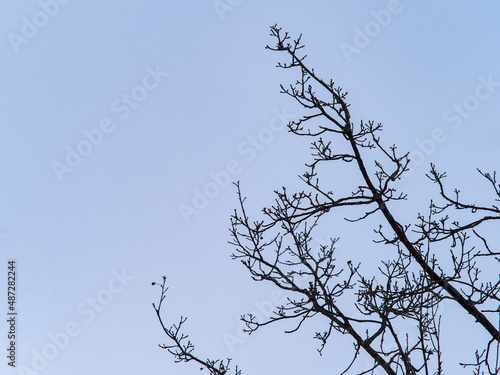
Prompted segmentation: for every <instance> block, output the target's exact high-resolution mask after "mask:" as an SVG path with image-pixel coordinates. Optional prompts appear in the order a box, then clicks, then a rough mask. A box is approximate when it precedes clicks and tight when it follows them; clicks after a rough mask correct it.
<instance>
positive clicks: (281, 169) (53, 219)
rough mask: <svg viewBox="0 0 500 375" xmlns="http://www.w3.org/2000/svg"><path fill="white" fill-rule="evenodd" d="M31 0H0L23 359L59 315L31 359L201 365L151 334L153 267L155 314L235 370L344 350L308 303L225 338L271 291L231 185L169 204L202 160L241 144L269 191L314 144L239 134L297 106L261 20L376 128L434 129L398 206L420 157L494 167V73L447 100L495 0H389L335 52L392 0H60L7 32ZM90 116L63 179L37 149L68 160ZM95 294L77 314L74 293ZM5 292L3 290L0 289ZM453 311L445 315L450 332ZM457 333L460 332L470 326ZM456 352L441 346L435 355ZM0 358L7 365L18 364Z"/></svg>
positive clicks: (406, 139) (477, 53) (210, 167)
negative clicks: (361, 37) (156, 74)
mask: <svg viewBox="0 0 500 375" xmlns="http://www.w3.org/2000/svg"><path fill="white" fill-rule="evenodd" d="M221 1H222V2H223V3H226V4H228V2H227V0H221ZM46 3H52V4H53V3H54V2H51V1H49V0H45V1H43V0H41V1H25V2H16V3H9V4H6V3H4V4H2V12H0V28H1V30H0V35H2V39H1V43H0V54H1V59H0V68H1V69H0V72H1V73H0V74H1V75H0V80H1V81H0V101H1V103H2V112H1V120H2V126H1V132H2V134H1V137H0V160H1V161H0V173H1V175H2V177H3V181H4V183H3V184H2V194H0V213H1V215H0V232H1V233H2V234H3V237H5V238H3V239H2V242H1V243H0V254H1V256H0V262H1V263H0V267H3V269H4V270H3V271H1V272H0V274H1V275H2V279H1V280H4V281H2V282H3V283H5V282H6V276H5V275H6V272H7V271H6V269H7V259H11V258H14V259H16V260H17V267H18V305H17V307H18V312H19V315H18V333H19V341H18V356H17V364H18V365H24V366H26V367H31V362H32V360H33V350H35V351H38V352H42V351H43V349H44V348H45V347H46V346H47V345H50V343H51V340H50V337H49V335H50V334H51V333H52V334H56V333H59V332H62V331H64V329H65V327H66V326H67V324H68V323H70V324H71V322H74V324H76V326H77V328H78V330H79V331H78V332H79V333H78V334H77V335H76V336H75V337H72V338H71V339H70V340H69V343H68V344H67V345H66V346H65V347H64V348H63V349H61V350H59V353H57V355H56V356H55V358H53V359H51V360H49V361H48V362H47V365H46V367H45V368H44V369H43V371H41V372H40V373H42V374H51V375H59V374H68V373H71V374H74V375H79V374H89V373H93V374H110V373H116V374H118V373H121V374H145V373H158V374H160V373H161V374H194V373H200V371H199V369H198V368H197V366H196V365H191V364H187V365H180V364H174V363H173V358H172V356H170V355H169V354H168V353H167V352H165V351H162V350H161V349H159V348H158V347H157V344H158V343H162V342H167V340H166V337H165V339H164V336H163V335H162V333H161V332H160V327H159V324H158V322H157V321H156V318H155V315H154V311H153V308H152V306H151V303H152V302H153V301H156V300H157V297H158V290H157V289H156V288H153V287H151V286H150V283H151V281H153V280H156V281H159V280H160V278H161V275H164V274H165V275H167V276H168V284H169V286H170V291H169V294H168V298H167V300H166V302H165V310H164V313H165V320H166V321H167V322H170V323H177V320H178V317H179V316H180V315H181V314H182V315H184V316H188V317H189V319H188V323H187V325H186V330H187V333H189V334H190V337H191V338H192V340H193V341H194V342H195V343H196V344H197V352H198V353H199V354H200V355H201V356H202V357H205V356H207V355H209V356H211V357H219V358H220V357H232V358H233V360H234V361H235V362H236V363H238V364H239V365H240V368H241V369H242V370H243V372H244V374H264V373H268V374H271V373H283V374H285V373H286V374H302V373H336V372H338V370H336V369H339V370H340V369H342V368H343V366H344V365H346V364H347V362H346V361H347V359H346V354H345V353H344V352H343V348H346V347H350V344H349V341H348V340H347V341H344V340H345V338H341V337H338V336H335V337H333V338H332V340H331V343H330V344H329V346H328V347H327V349H326V351H325V355H324V356H323V357H319V356H318V355H317V353H316V349H317V347H318V343H317V342H316V341H315V340H313V339H312V336H313V335H314V330H315V327H318V328H319V329H321V327H322V326H321V324H320V322H319V321H318V322H314V323H313V322H311V323H310V324H309V325H306V326H305V327H304V329H303V330H302V331H301V332H300V333H298V334H295V335H285V334H283V333H282V331H283V330H284V329H286V328H290V325H286V324H284V325H280V326H278V325H277V326H276V327H269V328H268V329H264V330H262V331H261V332H258V333H256V334H254V335H252V336H251V337H249V338H246V339H245V340H243V342H242V343H239V344H237V345H235V346H234V347H233V348H232V349H233V350H230V349H231V348H229V347H228V345H227V344H226V343H225V342H224V334H226V333H229V334H236V331H237V326H238V324H239V322H238V318H239V315H240V314H243V313H247V312H251V311H252V310H255V305H254V301H258V302H263V301H266V300H270V298H271V295H273V294H272V293H273V288H272V287H271V286H270V285H265V284H256V283H253V282H252V281H251V280H250V278H249V276H248V274H247V273H246V271H245V270H244V269H243V267H242V266H241V265H240V264H238V263H237V262H234V261H231V260H230V257H229V255H230V253H231V252H232V248H231V246H230V245H228V244H227V240H228V239H229V232H228V229H227V228H228V225H229V216H230V214H231V212H232V210H233V209H234V208H235V207H236V204H237V201H236V195H235V192H234V189H233V187H232V186H231V185H229V186H227V187H224V188H222V189H221V191H220V192H219V193H218V194H216V196H215V197H214V198H212V199H211V200H210V203H209V205H208V206H207V207H206V208H204V209H202V210H201V211H200V212H199V214H198V215H193V216H191V217H190V220H189V221H190V222H189V223H186V221H185V220H184V219H183V217H182V215H181V213H180V210H179V206H180V205H182V204H186V205H191V206H192V203H191V201H192V200H193V196H194V189H198V190H203V189H204V188H205V187H206V186H207V184H208V183H210V182H211V181H212V179H211V177H210V173H211V172H213V173H216V172H218V171H220V170H223V169H225V168H226V165H227V163H228V162H230V161H235V162H236V163H238V166H239V169H238V171H239V173H237V175H236V176H234V179H239V180H241V185H242V188H243V190H244V193H245V194H246V195H248V196H249V204H250V205H251V208H252V210H253V212H255V213H256V212H257V211H258V209H259V208H260V207H262V206H263V205H266V204H269V203H270V202H271V200H272V190H274V189H277V188H279V187H281V186H283V185H289V186H295V187H299V186H300V184H299V183H298V178H297V177H296V176H297V175H298V174H301V173H302V172H303V164H304V163H305V162H307V161H308V160H310V159H308V157H307V155H308V152H309V149H308V143H307V140H305V139H297V138H296V137H295V138H294V137H293V136H291V135H289V134H287V133H286V131H278V132H275V133H273V134H274V136H273V139H272V141H270V142H269V143H268V144H266V145H265V147H264V148H263V150H260V151H258V152H256V153H255V157H254V158H253V159H252V160H250V161H248V160H247V158H250V151H247V152H248V153H246V154H245V151H244V150H248V148H249V147H250V146H249V144H248V137H251V136H256V135H258V134H259V132H261V134H264V133H262V131H263V130H262V129H264V128H266V127H269V126H270V122H271V121H275V119H274V118H275V116H276V111H279V112H283V111H285V112H288V113H292V114H297V115H298V114H300V112H299V108H298V107H296V106H295V105H294V103H292V102H291V100H290V99H289V98H287V97H285V96H283V95H280V94H279V83H281V82H283V83H288V82H289V81H288V80H289V79H290V78H291V77H292V76H291V75H289V74H287V73H286V72H283V71H282V70H279V69H277V68H275V65H276V62H277V61H278V60H279V59H280V58H281V59H282V58H283V56H281V55H279V54H276V53H272V52H270V51H266V50H265V49H264V46H265V45H266V44H268V43H273V42H274V40H273V39H271V37H270V36H269V26H270V25H272V24H274V23H278V24H279V25H280V26H282V27H283V28H284V29H285V30H288V31H289V32H290V33H291V34H292V35H298V34H299V33H303V35H304V36H303V42H304V43H305V44H306V47H307V49H306V52H307V54H308V55H309V57H308V62H309V64H310V65H311V66H313V67H315V69H316V71H317V72H318V73H319V74H320V75H321V76H323V77H325V79H328V78H330V77H331V78H333V79H334V80H335V81H336V82H337V83H338V84H339V85H341V86H343V87H344V88H345V89H346V90H347V91H349V93H350V94H349V100H350V102H351V103H352V106H351V111H352V114H353V115H354V117H355V120H356V121H359V120H360V119H363V120H375V121H377V122H382V123H383V124H384V126H385V128H386V133H385V139H386V142H387V143H393V142H396V143H397V144H398V145H399V147H400V148H401V149H402V150H406V151H412V150H418V146H417V143H418V141H423V140H424V139H426V138H430V137H431V134H432V133H433V131H435V129H437V128H440V129H442V131H441V133H442V134H444V135H443V139H444V138H446V140H445V141H444V142H442V143H440V144H438V145H437V146H436V148H435V150H433V152H432V154H431V155H430V156H428V157H426V158H425V161H424V162H423V166H420V167H417V168H416V169H415V172H414V173H413V175H412V176H411V177H410V178H409V179H408V180H407V181H406V182H405V187H404V188H405V190H406V191H407V192H408V193H410V199H412V200H411V201H410V202H409V203H408V204H406V205H404V206H401V207H400V208H397V209H396V212H398V214H400V217H402V218H404V219H407V220H411V219H412V218H413V217H414V216H415V214H416V213H417V212H418V211H425V209H426V199H427V196H428V195H429V194H428V192H430V191H432V190H431V189H433V186H432V185H431V184H430V183H427V182H426V181H425V178H424V177H423V175H424V173H425V172H427V170H428V168H427V165H428V163H429V162H430V161H434V162H436V163H437V164H438V166H439V167H440V169H442V170H443V169H445V170H447V171H448V173H449V175H450V179H449V183H450V184H451V185H453V184H457V185H459V186H461V187H463V190H464V193H465V192H468V193H469V194H471V195H472V194H474V192H475V191H478V190H477V189H479V188H478V185H480V184H479V180H477V179H476V180H474V178H473V177H476V174H475V168H476V167H480V168H482V169H485V170H490V171H491V170H493V169H494V168H495V167H496V168H498V154H499V152H498V148H497V147H498V139H499V130H498V118H499V114H500V112H499V108H500V107H499V105H498V102H499V98H500V87H499V86H496V87H495V86H493V87H492V88H491V92H490V91H485V90H481V91H480V92H481V94H483V97H484V96H486V94H489V95H487V96H488V97H487V98H484V99H481V100H478V101H477V103H474V101H469V107H470V105H476V104H477V105H476V107H477V108H475V110H474V111H472V112H471V113H469V114H470V116H469V117H468V118H464V119H460V120H456V119H455V120H454V121H446V120H445V119H444V118H443V116H444V115H445V114H446V113H447V111H449V110H453V105H454V104H455V103H463V102H464V100H466V98H467V97H468V96H470V95H475V90H476V87H477V86H478V85H479V84H481V82H482V81H481V80H482V79H486V80H487V79H488V77H490V76H491V79H492V80H493V81H494V82H500V52H499V51H500V49H499V46H500V5H498V3H496V2H494V1H481V2H471V1H469V2H465V1H454V2H452V1H442V2H434V1H418V2H416V1H412V2H406V1H404V2H401V3H399V5H398V9H400V10H401V11H400V12H398V14H394V15H393V16H392V19H391V20H390V22H389V23H388V24H387V25H386V26H384V27H381V28H380V30H379V31H378V32H376V34H377V35H374V37H373V38H370V39H371V40H370V41H369V43H367V46H366V47H364V48H361V49H360V50H359V53H358V54H353V55H351V56H350V61H348V60H349V59H346V56H345V54H344V53H343V52H342V49H341V45H342V43H348V44H351V45H354V38H355V36H356V30H357V28H359V29H362V30H364V29H365V27H367V25H373V20H374V16H373V14H372V13H371V12H373V11H375V12H379V11H381V10H383V9H387V7H388V4H391V3H394V2H391V1H372V2H363V3H361V2H348V1H308V2H305V1H304V2H299V1H273V2H266V1H245V0H243V1H241V2H240V3H239V4H238V5H234V6H230V7H231V8H232V10H231V11H227V12H226V13H224V14H222V15H220V16H219V14H218V13H217V11H216V10H215V8H214V5H213V3H212V1H203V2H201V1H199V2H181V1H152V0H143V1H140V2H139V1H137V2H132V1H129V2H123V1H116V0H114V1H107V2H102V1H95V0H89V1H76V0H73V1H68V2H67V4H59V3H57V4H59V5H58V7H59V8H58V9H57V12H56V11H55V10H53V15H52V16H45V17H46V21H47V24H46V25H45V26H43V27H41V28H39V30H38V32H37V34H36V35H35V36H33V37H32V38H27V39H26V42H27V43H24V44H20V45H18V46H17V47H16V46H13V43H11V41H10V40H11V39H12V38H13V36H12V34H9V33H15V34H17V35H19V36H22V28H23V24H24V23H25V22H26V21H25V18H26V19H27V20H28V21H33V18H34V17H35V19H36V20H38V21H37V22H44V18H43V17H44V15H43V14H41V13H40V12H44V11H43V10H42V8H41V4H46ZM233 3H234V4H236V2H233ZM396 3H397V2H396ZM54 13H56V14H54ZM44 14H45V13H44ZM37 17H38V18H37ZM370 22H371V23H370ZM24 31H26V30H24ZM14 44H15V43H14ZM16 50H17V51H16ZM148 68H149V69H153V70H154V69H159V70H160V71H162V72H167V73H169V75H168V77H163V76H162V77H161V82H159V83H158V85H157V87H156V88H154V89H152V90H150V91H145V90H142V89H140V88H139V89H138V88H137V86H138V85H141V84H142V81H143V79H144V78H145V77H146V75H147V74H148ZM481 77H482V78H481ZM292 78H293V79H295V78H296V75H295V76H293V77H292ZM147 82H152V81H151V80H149V79H148V81H147ZM133 90H136V91H134V92H135V93H136V94H137V95H140V94H141V93H144V92H146V93H147V96H146V97H145V98H144V100H143V101H142V102H140V103H139V104H138V105H137V107H136V108H134V109H132V110H131V111H130V114H129V115H128V116H125V118H124V119H121V118H119V113H116V111H115V112H114V111H113V103H114V102H115V101H116V100H120V98H121V97H122V95H124V94H126V95H130V93H131V91H133ZM141 90H142V91H141ZM115 105H116V103H115ZM448 114H449V113H448ZM103 119H110V120H111V121H112V124H113V126H114V130H113V131H112V132H110V133H108V134H104V136H103V139H102V142H101V143H100V144H99V145H98V146H95V147H94V148H93V150H92V151H91V152H90V154H89V155H88V156H86V157H84V158H82V161H81V163H80V164H79V165H78V166H77V167H75V168H74V170H73V171H72V172H71V173H65V174H64V175H63V177H62V181H60V180H59V179H58V178H57V176H56V174H55V173H54V171H53V167H52V164H53V163H54V162H59V163H64V162H65V158H66V153H67V149H66V148H67V147H68V146H69V147H71V148H73V149H76V148H77V145H78V144H79V142H81V141H82V140H84V139H85V137H84V135H83V134H82V132H83V131H85V130H86V131H90V130H91V129H95V128H98V127H99V123H100V122H101V121H102V120H103ZM457 121H459V122H460V124H459V125H460V126H459V128H458V129H453V127H452V125H458V122H457ZM279 123H280V122H279V121H277V122H275V124H279ZM455 127H457V126H455ZM264 132H265V130H264ZM266 134H269V132H267V133H266ZM245 142H246V143H245ZM242 143H243V145H242ZM340 183H342V181H340ZM453 186H454V185H453ZM332 220H333V219H332ZM358 233H359V232H358ZM328 234H330V235H332V236H337V235H344V234H345V236H344V237H343V242H342V244H343V246H345V248H346V249H351V250H349V251H352V249H353V248H357V246H361V244H365V247H364V248H363V249H365V250H363V251H365V252H368V251H375V250H374V249H371V247H370V248H369V249H370V250H366V249H367V247H366V244H369V243H370V242H369V241H370V240H371V238H372V234H371V229H370V228H367V231H366V236H365V237H362V238H360V237H361V236H359V234H358V236H357V237H358V238H356V239H354V238H353V237H355V236H354V235H353V232H347V233H342V232H341V233H338V232H334V233H325V236H326V235H328ZM355 241H359V243H358V242H355ZM370 246H371V245H370ZM378 250H379V251H380V250H381V249H380V248H379V249H378ZM339 251H340V250H339ZM358 251H359V250H358ZM364 256H365V257H368V255H367V254H365V255H364ZM123 269H124V270H125V273H126V274H128V275H131V276H133V280H129V281H128V282H127V283H128V284H127V285H126V286H124V288H123V290H121V291H120V292H117V293H115V294H110V292H109V291H108V292H106V290H105V289H106V288H109V286H108V284H109V283H110V281H111V282H112V280H113V278H115V277H116V276H115V274H114V273H113V272H118V273H121V272H122V270H123ZM4 285H5V284H4ZM112 285H114V286H115V287H116V285H118V284H112ZM4 289H5V288H4V287H2V290H4ZM103 290H104V291H103ZM113 290H116V289H113ZM110 295H112V301H110V303H109V304H108V305H106V306H104V307H103V308H102V311H99V312H97V313H96V316H95V318H94V319H93V320H92V321H90V322H87V321H86V319H89V315H85V314H83V313H82V311H83V310H82V309H85V310H86V311H88V309H89V307H88V306H86V305H85V304H86V303H87V302H86V301H87V298H96V296H101V298H104V297H103V296H110ZM0 297H1V298H0V300H1V301H5V300H6V296H5V292H2V294H0ZM2 303H4V307H3V310H5V309H6V303H5V302H2ZM82 303H83V304H84V305H83V307H82ZM447 309H449V310H448V311H449V312H450V314H452V313H453V311H454V310H453V308H452V307H447ZM460 319H461V315H457V317H456V318H455V317H454V318H453V319H451V320H450V322H451V323H448V324H449V325H448V326H447V327H445V328H446V330H445V331H446V333H447V336H446V338H445V341H447V342H448V343H452V342H453V341H454V339H455V337H454V335H456V334H457V330H456V329H454V328H453V327H454V325H456V324H460V323H459V322H460ZM465 320H466V321H467V318H466V319H465ZM1 321H2V323H1V324H0V328H1V332H0V335H1V340H2V342H4V343H5V342H6V340H5V338H6V328H7V327H6V324H5V319H3V318H2V319H1ZM468 323H470V321H468ZM466 327H471V325H470V324H469V325H467V326H466ZM461 334H463V332H461ZM467 334H468V335H471V337H474V336H473V335H474V331H472V330H471V332H470V333H469V332H467ZM3 345H4V344H3ZM3 345H2V346H3ZM459 353H460V350H459V348H456V350H455V351H454V352H453V353H450V354H449V356H450V357H449V358H446V360H454V358H453V357H452V355H455V354H456V355H459ZM469 354H470V355H472V352H469ZM5 362H6V359H5V358H4V359H2V360H1V361H0V367H1V369H2V373H5V374H17V373H18V372H17V371H13V370H11V369H10V368H9V367H8V366H7V365H6V363H5ZM359 366H360V367H359V368H362V367H363V362H362V361H361V362H360V364H359ZM334 369H335V370H334ZM449 372H450V373H451V372H452V371H449ZM456 373H459V372H456Z"/></svg>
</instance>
